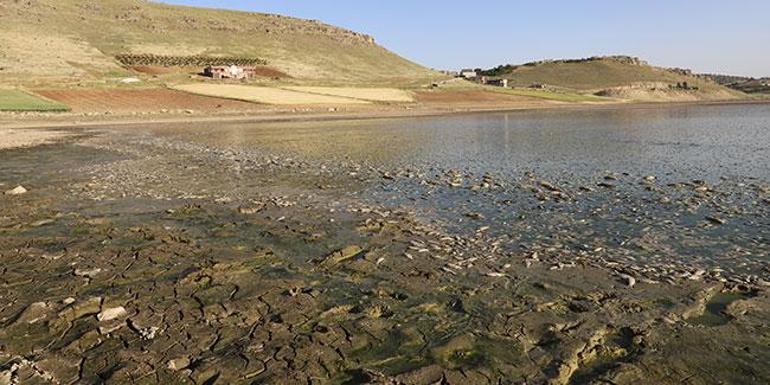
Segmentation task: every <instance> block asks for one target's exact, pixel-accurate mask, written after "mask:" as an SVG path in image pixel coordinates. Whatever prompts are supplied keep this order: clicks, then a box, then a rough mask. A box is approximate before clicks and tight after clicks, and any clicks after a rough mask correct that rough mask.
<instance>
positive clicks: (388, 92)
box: [281, 86, 414, 103]
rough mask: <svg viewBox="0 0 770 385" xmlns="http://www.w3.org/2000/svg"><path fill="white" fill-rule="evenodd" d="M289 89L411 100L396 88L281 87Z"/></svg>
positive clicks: (407, 93) (387, 99) (406, 93)
mask: <svg viewBox="0 0 770 385" xmlns="http://www.w3.org/2000/svg"><path fill="white" fill-rule="evenodd" d="M281 88H282V89H287V90H291V91H298V92H305V93H310V94H317V95H328V96H340V97H346V98H352V99H361V100H366V101H372V102H399V103H409V102H413V101H414V98H413V97H412V95H411V94H410V93H409V92H408V91H405V90H400V89H397V88H352V87H347V88H346V87H301V86H291V87H281Z"/></svg>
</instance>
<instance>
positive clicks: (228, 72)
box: [203, 65, 257, 79]
mask: <svg viewBox="0 0 770 385" xmlns="http://www.w3.org/2000/svg"><path fill="white" fill-rule="evenodd" d="M256 74H257V70H256V68H254V67H238V66H236V65H231V66H209V67H206V68H205V69H204V70H203V75H205V76H208V77H210V78H214V79H249V78H253V77H255V76H256Z"/></svg>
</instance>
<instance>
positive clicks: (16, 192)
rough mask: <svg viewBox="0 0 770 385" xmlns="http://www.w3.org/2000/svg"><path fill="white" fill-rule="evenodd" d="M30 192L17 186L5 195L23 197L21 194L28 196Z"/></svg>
mask: <svg viewBox="0 0 770 385" xmlns="http://www.w3.org/2000/svg"><path fill="white" fill-rule="evenodd" d="M28 192H29V190H27V189H26V188H24V186H16V188H14V189H12V190H8V191H6V192H5V195H21V194H26V193H28Z"/></svg>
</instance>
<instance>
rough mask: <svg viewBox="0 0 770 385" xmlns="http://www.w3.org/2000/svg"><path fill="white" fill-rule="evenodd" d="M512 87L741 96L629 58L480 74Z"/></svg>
mask: <svg viewBox="0 0 770 385" xmlns="http://www.w3.org/2000/svg"><path fill="white" fill-rule="evenodd" d="M482 73H483V74H484V75H486V76H492V77H499V78H505V79H508V81H509V84H511V85H512V86H514V87H530V86H533V85H537V86H547V87H558V88H567V89H571V90H576V91H580V92H588V93H593V94H597V95H603V96H613V97H619V98H624V99H636V100H703V99H733V98H738V97H741V95H742V94H741V93H739V92H737V91H734V90H730V89H728V88H726V87H723V86H721V85H719V84H717V83H716V82H714V81H712V80H711V79H709V78H706V77H702V76H697V75H694V74H692V72H691V71H689V70H684V69H676V68H675V69H670V68H660V67H654V66H651V65H650V64H648V63H647V62H645V61H643V60H641V59H639V58H635V57H630V56H602V57H591V58H586V59H570V60H548V61H539V62H532V63H527V64H522V65H504V66H499V67H496V68H493V69H490V70H487V71H483V72H482Z"/></svg>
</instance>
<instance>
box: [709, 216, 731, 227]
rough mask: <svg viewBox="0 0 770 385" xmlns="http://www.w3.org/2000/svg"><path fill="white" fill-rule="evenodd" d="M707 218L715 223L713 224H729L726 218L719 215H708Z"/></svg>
mask: <svg viewBox="0 0 770 385" xmlns="http://www.w3.org/2000/svg"><path fill="white" fill-rule="evenodd" d="M706 220H707V221H709V222H711V223H713V224H715V225H724V224H727V221H726V220H724V219H722V218H719V217H715V216H708V217H706Z"/></svg>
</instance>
